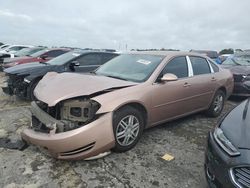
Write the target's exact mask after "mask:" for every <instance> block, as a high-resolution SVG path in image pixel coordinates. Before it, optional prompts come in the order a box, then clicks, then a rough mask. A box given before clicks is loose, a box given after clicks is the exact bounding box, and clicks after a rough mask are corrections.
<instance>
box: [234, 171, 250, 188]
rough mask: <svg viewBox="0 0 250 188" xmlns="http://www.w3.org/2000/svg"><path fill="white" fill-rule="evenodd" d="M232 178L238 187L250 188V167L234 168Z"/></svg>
mask: <svg viewBox="0 0 250 188" xmlns="http://www.w3.org/2000/svg"><path fill="white" fill-rule="evenodd" d="M232 176H233V179H234V181H235V183H236V184H237V185H239V186H240V187H242V188H250V167H237V168H234V169H233V170H232Z"/></svg>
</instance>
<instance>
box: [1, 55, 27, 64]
mask: <svg viewBox="0 0 250 188" xmlns="http://www.w3.org/2000/svg"><path fill="white" fill-rule="evenodd" d="M29 58H30V57H28V56H23V57H14V58H4V63H12V62H16V61H18V60H23V59H29Z"/></svg>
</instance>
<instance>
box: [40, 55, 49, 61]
mask: <svg viewBox="0 0 250 188" xmlns="http://www.w3.org/2000/svg"><path fill="white" fill-rule="evenodd" d="M48 57H49V56H48V55H46V54H44V55H41V56H40V58H41V59H44V60H45V59H47V58H48Z"/></svg>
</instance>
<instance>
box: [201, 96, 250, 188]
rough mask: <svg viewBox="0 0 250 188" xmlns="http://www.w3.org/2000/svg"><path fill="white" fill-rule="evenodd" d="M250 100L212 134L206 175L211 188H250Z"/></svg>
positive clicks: (228, 116) (207, 154)
mask: <svg viewBox="0 0 250 188" xmlns="http://www.w3.org/2000/svg"><path fill="white" fill-rule="evenodd" d="M249 101H250V99H248V100H246V101H244V102H242V103H241V104H240V105H239V106H237V107H236V108H234V109H233V110H232V111H231V112H230V113H229V114H228V115H227V116H226V117H225V118H224V119H223V120H222V121H221V122H220V123H219V124H218V126H217V127H216V128H215V129H214V130H213V131H211V132H210V133H209V136H208V145H207V150H206V154H205V156H206V157H205V158H206V160H205V173H206V178H207V181H208V183H209V185H210V186H211V187H226V188H233V187H239V188H241V187H242V188H245V187H250V142H249V139H250V105H249Z"/></svg>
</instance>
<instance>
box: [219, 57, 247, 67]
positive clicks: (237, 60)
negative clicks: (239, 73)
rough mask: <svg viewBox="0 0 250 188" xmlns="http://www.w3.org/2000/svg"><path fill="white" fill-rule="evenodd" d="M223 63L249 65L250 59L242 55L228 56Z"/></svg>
mask: <svg viewBox="0 0 250 188" xmlns="http://www.w3.org/2000/svg"><path fill="white" fill-rule="evenodd" d="M223 65H248V66H250V59H249V58H242V57H234V58H227V59H226V60H225V61H224V62H223Z"/></svg>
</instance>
